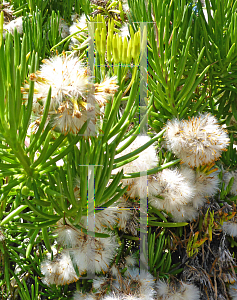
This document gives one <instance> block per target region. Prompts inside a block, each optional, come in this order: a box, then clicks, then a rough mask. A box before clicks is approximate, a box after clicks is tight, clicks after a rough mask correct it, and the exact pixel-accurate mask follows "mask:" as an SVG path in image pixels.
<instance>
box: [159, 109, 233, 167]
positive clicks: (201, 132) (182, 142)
mask: <svg viewBox="0 0 237 300" xmlns="http://www.w3.org/2000/svg"><path fill="white" fill-rule="evenodd" d="M164 137H165V139H166V142H167V147H168V149H169V150H170V151H172V152H173V153H174V154H175V155H176V156H177V157H179V158H181V159H182V160H183V162H185V163H187V164H189V165H190V166H191V167H198V166H201V165H208V164H211V163H213V162H214V161H216V160H217V159H219V157H220V156H221V153H222V151H225V150H226V148H227V147H228V144H229V137H228V134H227V133H226V132H225V130H224V129H223V128H222V127H221V126H220V125H219V124H218V121H217V119H216V118H215V117H214V116H212V115H211V114H207V113H206V114H200V115H199V117H193V118H192V119H189V120H182V121H179V120H177V119H175V120H173V121H169V122H168V123H167V126H166V132H165V134H164Z"/></svg>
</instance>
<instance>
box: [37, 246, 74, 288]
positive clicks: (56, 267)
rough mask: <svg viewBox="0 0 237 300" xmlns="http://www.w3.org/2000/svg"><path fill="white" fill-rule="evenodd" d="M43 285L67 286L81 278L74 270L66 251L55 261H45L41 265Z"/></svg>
mask: <svg viewBox="0 0 237 300" xmlns="http://www.w3.org/2000/svg"><path fill="white" fill-rule="evenodd" d="M41 273H42V274H43V275H44V278H43V280H42V281H43V283H45V284H47V285H50V284H56V285H65V284H70V283H72V282H75V281H77V280H78V279H79V278H78V277H77V274H76V272H75V270H74V267H73V264H72V261H71V258H70V255H69V252H68V251H66V250H64V251H63V252H62V254H61V255H60V256H59V257H57V258H55V259H54V260H53V261H50V260H44V261H43V262H42V264H41Z"/></svg>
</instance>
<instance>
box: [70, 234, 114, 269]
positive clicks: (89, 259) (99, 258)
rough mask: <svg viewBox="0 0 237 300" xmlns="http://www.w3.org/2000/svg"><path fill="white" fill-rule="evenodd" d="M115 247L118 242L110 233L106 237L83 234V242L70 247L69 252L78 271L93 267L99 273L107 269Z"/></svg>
mask: <svg viewBox="0 0 237 300" xmlns="http://www.w3.org/2000/svg"><path fill="white" fill-rule="evenodd" d="M117 247H118V243H117V241H116V239H115V237H114V236H112V235H111V236H110V237H108V238H93V237H90V236H88V235H87V236H86V235H85V236H84V242H83V244H82V245H81V246H80V247H78V248H74V249H72V250H71V252H70V253H71V256H72V257H73V261H74V263H75V264H76V265H77V267H78V269H79V272H80V273H83V272H85V271H88V270H93V269H95V272H96V273H100V272H101V271H102V272H105V271H107V270H108V268H109V265H110V263H111V260H112V259H113V257H114V254H115V252H116V249H117Z"/></svg>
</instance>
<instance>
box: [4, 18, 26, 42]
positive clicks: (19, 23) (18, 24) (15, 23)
mask: <svg viewBox="0 0 237 300" xmlns="http://www.w3.org/2000/svg"><path fill="white" fill-rule="evenodd" d="M15 28H16V30H17V32H18V33H19V34H22V33H23V19H22V17H19V18H16V19H15V20H12V21H11V22H10V23H8V24H7V25H5V24H4V25H3V38H5V31H8V32H10V33H11V34H14V29H15Z"/></svg>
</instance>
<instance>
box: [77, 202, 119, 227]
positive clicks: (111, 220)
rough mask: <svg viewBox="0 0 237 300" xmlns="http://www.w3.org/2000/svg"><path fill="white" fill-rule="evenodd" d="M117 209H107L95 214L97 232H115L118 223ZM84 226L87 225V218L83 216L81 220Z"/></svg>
mask: <svg viewBox="0 0 237 300" xmlns="http://www.w3.org/2000/svg"><path fill="white" fill-rule="evenodd" d="M117 220H118V217H117V208H116V207H111V206H110V207H107V208H104V209H101V210H97V212H96V213H95V230H96V231H103V230H104V229H106V228H110V229H112V230H113V226H114V225H115V224H116V223H117ZM81 222H82V223H83V225H86V224H87V217H86V216H83V217H82V218H81Z"/></svg>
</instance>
